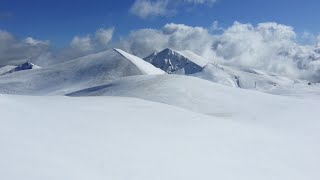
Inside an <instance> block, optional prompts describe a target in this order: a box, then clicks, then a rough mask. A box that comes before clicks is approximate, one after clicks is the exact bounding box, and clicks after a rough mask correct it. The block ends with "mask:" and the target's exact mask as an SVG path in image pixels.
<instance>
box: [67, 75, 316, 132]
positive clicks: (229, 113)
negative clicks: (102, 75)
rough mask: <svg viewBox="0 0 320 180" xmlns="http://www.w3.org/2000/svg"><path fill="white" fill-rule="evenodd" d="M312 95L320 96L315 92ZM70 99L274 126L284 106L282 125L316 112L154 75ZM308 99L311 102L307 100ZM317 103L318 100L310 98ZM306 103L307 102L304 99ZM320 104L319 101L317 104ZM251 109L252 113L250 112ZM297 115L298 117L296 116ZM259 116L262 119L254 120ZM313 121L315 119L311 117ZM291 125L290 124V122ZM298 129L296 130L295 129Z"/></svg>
mask: <svg viewBox="0 0 320 180" xmlns="http://www.w3.org/2000/svg"><path fill="white" fill-rule="evenodd" d="M316 92H320V91H319V90H318V91H316ZM70 96H127V97H135V98H140V99H145V100H150V101H155V102H161V103H165V104H170V105H174V106H177V107H181V108H185V109H188V110H192V111H194V112H199V113H203V114H207V115H211V116H216V117H225V118H229V119H233V118H234V117H236V118H237V119H242V120H243V121H253V122H255V121H256V119H257V118H260V119H264V121H261V123H267V124H271V126H273V125H274V126H276V125H277V122H276V120H277V119H279V117H277V116H280V117H281V115H279V114H274V113H273V111H275V110H278V109H279V110H280V109H283V108H284V107H286V104H290V103H292V104H297V105H296V106H295V107H294V108H292V106H290V107H286V109H290V110H288V111H287V112H285V113H287V114H285V115H283V116H282V118H284V121H288V123H290V121H292V117H291V116H294V117H296V118H297V121H298V120H299V118H301V119H304V118H305V117H307V116H308V115H307V114H305V112H303V113H301V110H300V109H306V108H310V111H311V112H316V111H318V110H317V109H318V107H317V106H313V107H304V106H305V103H304V101H303V100H301V102H300V101H299V100H297V98H289V97H282V96H275V95H271V94H265V93H261V92H257V91H251V90H245V89H240V88H232V87H228V86H224V85H220V84H216V83H211V82H209V81H206V80H202V79H199V78H195V77H190V76H181V75H157V76H136V77H127V78H122V79H120V80H116V81H114V82H112V83H109V84H106V85H103V86H98V87H94V88H89V89H85V90H82V91H79V92H75V93H72V94H70ZM310 99H311V98H310ZM312 99H316V100H318V101H319V100H320V96H316V95H314V96H312ZM304 100H305V101H308V99H307V98H305V99H304ZM319 102H320V101H319ZM252 109H255V110H252ZM299 113H301V114H299ZM261 114H263V117H258V116H260V115H261ZM314 118H316V119H317V118H318V117H317V116H314ZM291 123H292V122H291ZM297 128H299V126H297Z"/></svg>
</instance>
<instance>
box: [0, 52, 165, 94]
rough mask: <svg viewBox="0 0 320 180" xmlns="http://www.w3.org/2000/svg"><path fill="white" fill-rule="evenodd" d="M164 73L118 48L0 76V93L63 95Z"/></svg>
mask: <svg viewBox="0 0 320 180" xmlns="http://www.w3.org/2000/svg"><path fill="white" fill-rule="evenodd" d="M145 74H164V72H163V71H162V70H160V69H158V68H155V67H154V66H152V65H150V64H149V63H147V62H145V61H144V60H142V59H140V58H138V57H135V56H133V55H130V54H128V53H126V52H123V51H121V50H118V49H111V50H108V51H104V52H101V53H98V54H93V55H89V56H85V57H82V58H79V59H76V60H73V61H69V62H66V63H62V64H58V65H56V66H50V67H47V68H41V69H36V70H32V71H21V72H15V73H12V74H8V75H5V76H1V77H0V93H7V94H25V95H26V94H31V95H44V94H51V95H56V94H57V95H64V94H66V93H70V92H73V91H76V90H80V89H84V88H87V87H92V86H97V85H100V84H104V83H107V82H110V81H112V80H115V79H118V78H121V77H125V76H132V75H145Z"/></svg>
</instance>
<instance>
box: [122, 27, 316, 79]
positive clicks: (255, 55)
mask: <svg viewBox="0 0 320 180" xmlns="http://www.w3.org/2000/svg"><path fill="white" fill-rule="evenodd" d="M209 30H210V28H209V29H206V28H203V27H192V26H186V25H183V24H173V23H171V24H167V25H165V26H164V27H163V28H162V29H159V30H157V29H140V30H137V31H133V32H131V33H130V35H129V36H128V37H127V38H125V39H122V40H121V42H120V43H119V44H118V45H117V46H118V47H120V48H123V49H125V50H127V51H129V52H131V53H133V54H135V55H138V56H140V57H145V56H147V55H149V54H151V53H153V52H154V51H160V50H162V49H164V48H167V47H169V48H173V49H176V50H184V49H187V50H191V51H193V52H195V53H197V54H199V55H202V56H204V57H206V58H208V59H210V60H212V61H215V62H219V63H222V64H228V65H231V66H236V67H246V68H255V69H260V70H264V71H270V72H274V73H278V74H281V75H284V76H288V77H291V78H303V79H307V80H310V81H318V82H320V58H319V57H320V54H317V53H316V52H315V51H314V49H315V47H314V45H313V46H312V45H302V44H300V43H298V41H297V34H296V33H295V32H294V29H293V28H292V27H290V26H285V25H281V24H277V23H260V24H258V25H256V26H254V25H252V24H242V23H239V22H235V23H234V24H233V25H232V26H230V27H229V28H226V29H225V30H223V32H222V33H220V34H211V33H210V31H209Z"/></svg>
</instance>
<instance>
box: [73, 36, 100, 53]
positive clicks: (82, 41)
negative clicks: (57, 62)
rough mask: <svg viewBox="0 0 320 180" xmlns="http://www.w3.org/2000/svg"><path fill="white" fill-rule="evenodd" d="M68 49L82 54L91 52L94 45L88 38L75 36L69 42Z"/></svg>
mask: <svg viewBox="0 0 320 180" xmlns="http://www.w3.org/2000/svg"><path fill="white" fill-rule="evenodd" d="M70 47H71V48H73V49H78V50H81V51H84V52H88V51H92V50H93V49H94V45H93V42H92V40H91V37H90V36H85V37H79V36H75V37H74V38H73V39H72V41H71V42H70Z"/></svg>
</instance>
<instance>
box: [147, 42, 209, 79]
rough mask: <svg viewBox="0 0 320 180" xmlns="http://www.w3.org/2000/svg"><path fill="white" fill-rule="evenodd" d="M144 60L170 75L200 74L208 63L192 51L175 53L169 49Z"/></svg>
mask: <svg viewBox="0 0 320 180" xmlns="http://www.w3.org/2000/svg"><path fill="white" fill-rule="evenodd" d="M144 60H145V61H147V62H149V63H151V64H153V65H154V66H155V67H158V68H160V69H162V70H164V71H165V72H167V73H169V74H194V73H197V72H200V71H201V70H202V69H203V67H204V66H205V65H206V64H207V63H208V61H207V60H205V59H204V58H202V57H201V56H198V55H196V54H194V53H193V52H191V51H174V50H172V49H169V48H167V49H164V50H163V51H161V52H159V53H153V54H151V55H150V56H148V57H146V58H144Z"/></svg>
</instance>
